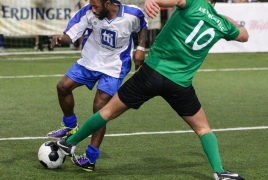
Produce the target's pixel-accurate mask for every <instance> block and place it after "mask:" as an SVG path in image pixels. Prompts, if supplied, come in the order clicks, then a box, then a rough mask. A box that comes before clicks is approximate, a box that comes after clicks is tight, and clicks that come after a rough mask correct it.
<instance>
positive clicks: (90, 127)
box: [66, 111, 107, 145]
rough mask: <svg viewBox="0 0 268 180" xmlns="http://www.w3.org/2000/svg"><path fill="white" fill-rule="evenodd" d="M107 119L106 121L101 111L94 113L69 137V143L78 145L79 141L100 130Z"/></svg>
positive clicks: (67, 141)
mask: <svg viewBox="0 0 268 180" xmlns="http://www.w3.org/2000/svg"><path fill="white" fill-rule="evenodd" d="M106 123H107V121H105V120H104V119H103V118H102V117H101V115H100V112H99V111H98V112H96V113H95V114H93V115H92V116H91V117H90V118H89V119H88V120H87V121H86V122H85V123H84V124H83V125H82V126H81V127H80V128H79V129H78V131H77V132H76V133H74V134H73V135H71V136H70V137H68V138H67V140H66V143H67V145H69V144H73V145H77V144H78V143H79V142H81V141H82V140H84V139H85V138H87V137H88V136H89V135H91V134H92V133H94V132H96V131H98V130H100V129H101V128H102V127H104V126H105V125H106Z"/></svg>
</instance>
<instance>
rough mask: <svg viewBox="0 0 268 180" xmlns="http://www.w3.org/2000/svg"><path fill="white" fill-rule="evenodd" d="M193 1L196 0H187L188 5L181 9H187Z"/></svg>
mask: <svg viewBox="0 0 268 180" xmlns="http://www.w3.org/2000/svg"><path fill="white" fill-rule="evenodd" d="M193 1H195V0H186V5H185V6H184V7H183V8H180V9H186V8H188V7H189V6H191V4H192V3H193Z"/></svg>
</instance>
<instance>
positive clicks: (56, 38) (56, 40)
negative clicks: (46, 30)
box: [52, 35, 61, 47]
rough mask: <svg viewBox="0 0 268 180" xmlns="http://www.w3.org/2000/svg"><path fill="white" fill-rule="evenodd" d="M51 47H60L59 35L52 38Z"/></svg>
mask: <svg viewBox="0 0 268 180" xmlns="http://www.w3.org/2000/svg"><path fill="white" fill-rule="evenodd" d="M52 46H53V47H54V46H61V36H60V35H56V36H53V39H52Z"/></svg>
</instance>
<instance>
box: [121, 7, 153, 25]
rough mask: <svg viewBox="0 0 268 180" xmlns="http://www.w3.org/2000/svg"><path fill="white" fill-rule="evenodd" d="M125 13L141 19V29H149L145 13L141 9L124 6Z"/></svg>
mask: <svg viewBox="0 0 268 180" xmlns="http://www.w3.org/2000/svg"><path fill="white" fill-rule="evenodd" d="M124 12H125V13H128V14H132V15H134V16H137V17H138V18H139V19H140V26H141V29H145V28H147V26H148V25H147V22H146V21H145V18H144V13H143V12H142V11H141V10H140V9H138V8H135V7H131V6H124Z"/></svg>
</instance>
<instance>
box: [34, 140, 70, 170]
mask: <svg viewBox="0 0 268 180" xmlns="http://www.w3.org/2000/svg"><path fill="white" fill-rule="evenodd" d="M65 158H66V156H65V154H63V153H62V152H61V150H60V149H59V148H58V147H57V146H56V145H55V142H54V141H47V142H45V143H44V144H42V145H41V146H40V148H39V151H38V160H39V162H40V163H41V164H42V165H43V166H44V167H46V168H49V169H55V168H58V167H60V166H61V165H62V164H63V163H64V161H65Z"/></svg>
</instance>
